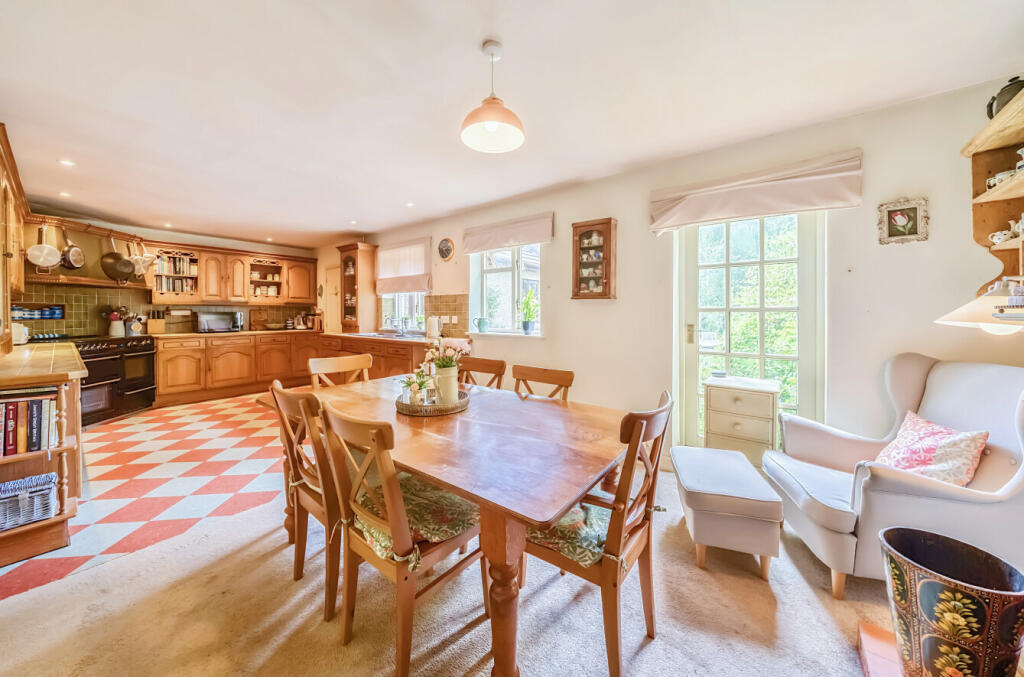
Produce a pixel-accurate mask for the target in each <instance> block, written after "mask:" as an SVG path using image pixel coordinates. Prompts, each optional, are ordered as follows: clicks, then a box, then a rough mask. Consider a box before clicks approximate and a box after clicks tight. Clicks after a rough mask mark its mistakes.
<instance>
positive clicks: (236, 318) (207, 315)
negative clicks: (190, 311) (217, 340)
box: [196, 310, 245, 334]
mask: <svg viewBox="0 0 1024 677" xmlns="http://www.w3.org/2000/svg"><path fill="white" fill-rule="evenodd" d="M244 326H245V319H244V317H243V315H242V313H241V312H237V313H236V312H223V311H219V312H212V311H203V310H200V311H197V312H196V331H197V332H199V333H200V334H206V333H219V332H226V331H242V329H243V328H244Z"/></svg>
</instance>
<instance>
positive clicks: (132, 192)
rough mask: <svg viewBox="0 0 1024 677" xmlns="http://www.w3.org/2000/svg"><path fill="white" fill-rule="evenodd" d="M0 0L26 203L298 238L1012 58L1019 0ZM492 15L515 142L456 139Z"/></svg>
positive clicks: (968, 78)
mask: <svg viewBox="0 0 1024 677" xmlns="http://www.w3.org/2000/svg"><path fill="white" fill-rule="evenodd" d="M0 15H2V23H0V122H6V123H7V127H8V133H9V135H10V137H11V143H12V145H13V147H14V152H15V156H16V158H17V160H18V164H19V167H20V170H21V175H22V180H23V182H24V184H25V189H26V192H27V193H28V194H29V197H30V199H31V200H32V201H33V202H34V203H35V204H37V205H47V206H50V207H60V208H64V209H72V210H77V211H80V212H82V213H85V214H91V215H95V216H98V217H103V218H106V219H108V220H114V221H120V222H127V223H135V224H140V225H156V226H161V225H162V224H163V223H164V222H170V223H173V224H174V226H175V228H177V229H180V230H182V231H191V232H202V233H206V234H218V235H224V236H228V237H235V238H243V239H248V240H263V239H265V238H266V237H273V238H274V240H275V242H281V243H287V244H293V245H300V246H313V245H317V244H320V243H325V242H329V241H333V240H335V239H337V237H338V234H339V233H341V232H343V231H349V230H352V229H353V227H352V226H350V225H349V222H350V221H351V220H357V221H358V225H357V226H356V227H355V229H356V230H364V231H374V230H380V229H383V228H388V227H392V226H396V225H400V224H403V223H409V222H412V221H419V220H423V219H427V218H431V217H436V216H441V215H444V214H446V213H449V212H452V211H454V210H458V209H463V208H466V207H470V206H473V205H477V204H482V203H486V202H490V201H493V200H497V199H501V198H506V197H509V196H512V195H516V194H519V193H524V192H528V191H532V190H537V189H540V188H543V187H545V186H550V185H552V184H558V183H562V182H570V181H575V180H581V179H588V178H593V177H597V176H602V175H607V174H612V173H615V172H618V171H621V170H623V169H626V168H629V167H633V166H636V165H638V164H644V163H648V162H652V161H655V160H658V159H663V158H666V157H670V156H674V155H682V154H685V153H689V152H693V151H696V150H701V149H706V148H710V147H714V146H719V145H723V144H726V143H729V142H733V141H738V140H742V139H746V138H752V137H756V136H761V135H764V134H767V133H771V132H775V131H780V130H783V129H789V128H794V127H799V126H803V125H806V124H809V123H813V122H817V121H820V120H825V119H829V118H835V117H839V116H842V115H847V114H851V113H856V112H859V111H864V110H868V109H872V108H877V107H880V106H884V105H887V104H891V103H895V102H898V101H904V100H908V99H912V98H918V97H921V96H926V95H929V94H933V93H937V92H940V91H945V90H950V89H956V88H959V87H963V86H967V85H970V84H974V83H978V82H982V81H986V80H990V79H995V78H1002V77H1004V76H1007V75H1008V74H1012V73H1013V72H1015V71H1016V70H1018V69H1021V68H1022V67H1024V39H1022V38H1021V28H1022V26H1024V3H1022V2H1020V0H978V1H976V2H960V1H957V0H859V1H858V2H822V1H821V0H775V1H773V2H765V1H763V0H747V1H745V2H744V1H741V0H733V1H727V0H665V1H661V2H654V1H653V0H647V1H644V2H624V1H623V0H572V1H567V0H558V1H555V2H552V1H551V0H544V1H539V0H505V1H501V2H499V1H491V2H487V1H481V0H474V1H470V0H461V1H458V2H456V1H449V0H430V1H428V0H422V1H420V2H414V1H412V0H388V1H386V2H367V1H366V0H350V1H339V0H321V1H313V0H276V1H275V0H263V1H256V0H216V2H209V0H146V1H145V2H125V1H124V0H88V1H86V0H81V1H78V2H67V1H66V0H4V2H3V9H2V14H0ZM488 35H494V36H498V37H500V39H501V40H502V41H503V42H504V44H505V54H504V56H505V58H504V60H502V61H501V62H499V63H498V65H497V73H496V79H497V82H496V90H497V94H498V95H499V96H501V97H502V98H504V99H505V101H506V104H507V105H508V106H509V107H510V108H512V109H513V110H514V111H515V112H516V113H517V114H518V115H519V116H520V117H521V118H522V120H523V123H524V126H525V128H526V143H525V145H524V146H523V147H522V148H520V149H519V150H518V151H515V152H513V153H510V154H507V155H494V156H491V155H483V154H479V153H475V152H473V151H471V150H469V149H467V148H465V147H464V146H463V145H462V144H461V143H460V142H459V134H458V133H459V125H460V123H461V121H462V118H463V116H465V114H466V113H468V112H469V111H470V110H471V109H472V108H474V107H476V106H477V105H479V102H480V100H481V99H482V98H483V97H484V96H486V95H487V93H488V81H487V78H488V66H487V60H486V58H485V57H484V56H482V55H481V54H480V52H479V44H480V42H481V40H482V39H483V38H484V37H486V36H488ZM983 103H984V102H979V105H983ZM60 158H70V159H72V160H74V161H75V162H76V163H77V165H76V166H75V167H73V168H70V169H68V168H65V167H62V166H61V165H59V164H58V163H57V160H58V159H60ZM60 191H66V192H69V193H71V194H72V197H71V198H67V199H61V198H59V197H58V193H59V192H60ZM407 202H414V203H415V207H412V208H409V207H406V203H407Z"/></svg>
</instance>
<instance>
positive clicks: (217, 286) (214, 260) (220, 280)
mask: <svg viewBox="0 0 1024 677" xmlns="http://www.w3.org/2000/svg"><path fill="white" fill-rule="evenodd" d="M199 296H200V299H201V300H202V301H203V302H204V303H209V302H215V301H227V298H228V296H227V261H226V260H225V258H224V256H222V255H221V254H211V253H209V252H200V253H199Z"/></svg>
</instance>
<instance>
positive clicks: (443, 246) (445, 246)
mask: <svg viewBox="0 0 1024 677" xmlns="http://www.w3.org/2000/svg"><path fill="white" fill-rule="evenodd" d="M437 253H438V255H439V256H440V257H441V260H442V261H447V260H448V259H450V258H451V257H452V255H453V254H454V253H455V244H454V243H453V242H452V240H451V238H449V237H446V238H445V239H443V240H441V241H440V242H438V243H437Z"/></svg>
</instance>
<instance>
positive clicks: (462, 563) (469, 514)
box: [310, 402, 490, 677]
mask: <svg viewBox="0 0 1024 677" xmlns="http://www.w3.org/2000/svg"><path fill="white" fill-rule="evenodd" d="M323 406H324V408H323V421H324V433H325V434H324V438H323V439H322V440H319V441H318V440H314V441H313V444H314V446H317V445H320V446H325V447H326V448H327V456H328V457H329V458H330V459H331V463H332V468H333V474H334V477H335V479H336V481H337V483H338V493H339V495H340V496H341V524H342V529H341V530H342V531H343V533H344V550H343V552H344V554H343V559H344V565H343V572H342V581H343V583H342V586H343V589H342V595H341V605H342V617H341V643H342V644H348V643H349V642H350V641H351V639H352V623H353V619H354V615H355V608H356V589H357V587H358V581H359V564H360V563H361V562H369V563H370V564H371V565H373V566H374V568H376V569H377V570H378V571H379V572H380V573H382V574H383V575H384V576H385V577H387V578H388V579H390V580H391V581H393V582H394V583H395V586H396V588H397V590H396V592H397V595H396V610H395V612H396V617H397V620H396V638H395V665H396V671H397V674H398V675H400V676H401V677H404V676H405V675H408V674H409V664H410V657H411V654H412V627H413V614H414V610H415V607H416V605H417V604H419V603H420V602H422V601H424V600H425V599H427V597H429V596H430V595H432V594H433V593H435V592H437V590H439V589H440V588H441V587H442V586H443V585H444V584H445V583H448V582H450V581H451V580H453V579H454V578H455V577H456V576H458V575H459V574H460V573H461V572H462V571H463V570H465V569H466V568H467V567H469V566H470V565H472V564H473V563H474V562H476V561H477V560H480V573H481V580H482V582H483V589H484V611H485V613H486V614H487V615H488V616H489V615H490V603H489V600H488V595H487V583H488V577H487V561H486V559H485V558H484V557H483V551H482V550H481V549H480V548H479V547H477V549H476V550H474V551H473V552H471V553H469V554H468V555H467V556H465V557H463V558H461V559H460V560H459V561H458V562H456V563H455V564H454V565H452V566H451V567H450V568H449V569H448V570H447V571H445V572H444V573H443V574H441V575H440V576H438V577H437V578H434V579H433V580H432V581H431V582H430V583H428V584H427V585H425V586H423V587H422V588H420V587H419V582H420V579H421V578H424V577H426V576H424V575H423V574H422V572H425V571H429V570H430V569H432V568H433V567H434V565H436V564H437V563H438V562H440V561H441V560H443V559H444V558H446V557H448V556H449V555H451V554H452V553H453V552H455V551H456V550H458V549H459V548H461V547H462V546H464V545H466V544H467V543H468V542H469V541H470V540H472V539H473V538H475V537H476V536H478V535H479V533H480V510H479V508H478V507H477V506H476V505H474V504H473V503H470V502H469V501H467V500H465V499H463V498H461V497H459V496H456V495H455V494H452V493H449V492H447V491H445V490H443V489H441V488H439V487H436V486H434V485H432V484H430V483H428V482H426V481H424V480H422V479H420V478H418V477H416V476H414V475H411V474H409V473H399V472H397V471H396V470H395V465H394V462H393V461H392V459H391V451H390V450H391V449H393V448H394V439H395V436H394V430H393V429H392V427H391V424H390V423H388V422H386V421H366V420H360V419H357V418H353V417H351V416H349V415H347V414H345V413H344V412H342V411H341V410H339V409H337V408H335V407H334V406H333V405H332V404H331V403H330V402H325V403H324V405H323ZM310 414H312V412H311V411H310ZM353 448H357V449H364V450H366V454H365V456H362V455H361V454H359V453H353ZM372 470H375V471H376V473H377V475H378V476H379V481H380V484H379V485H374V484H371V483H370V482H368V481H367V477H368V475H369V474H370V472H371V471H372Z"/></svg>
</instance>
